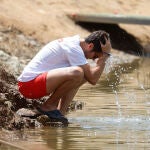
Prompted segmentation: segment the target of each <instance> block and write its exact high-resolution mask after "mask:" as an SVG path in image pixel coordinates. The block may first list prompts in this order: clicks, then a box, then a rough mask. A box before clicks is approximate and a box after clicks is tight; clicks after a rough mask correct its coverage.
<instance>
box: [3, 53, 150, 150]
mask: <svg viewBox="0 0 150 150" xmlns="http://www.w3.org/2000/svg"><path fill="white" fill-rule="evenodd" d="M125 57H128V55H125ZM106 71H107V70H106ZM75 99H76V100H78V101H82V102H83V103H84V107H83V109H82V110H77V111H73V112H72V111H71V112H69V113H68V115H67V117H68V119H69V122H70V124H69V126H68V127H48V126H47V127H42V128H41V127H39V128H38V127H36V128H33V129H31V128H30V129H25V130H21V131H7V130H2V131H1V134H0V139H2V140H4V141H7V142H10V143H11V144H14V145H15V146H19V147H21V148H23V149H27V150H50V149H54V150H55V149H63V150H65V149H74V150H78V149H79V150H85V149H86V150H88V149H89V150H93V149H94V150H96V149H97V150H99V149H102V150H105V149H111V150H113V149H114V150H123V149H126V150H127V149H128V150H135V149H136V150H138V149H146V150H147V149H150V126H149V124H150V59H149V58H138V59H135V60H133V61H132V62H126V63H123V64H122V65H118V66H116V67H115V69H113V70H112V71H111V72H109V73H107V74H103V75H102V78H101V79H100V81H99V83H98V84H97V85H96V86H91V85H89V84H85V85H84V86H83V87H81V89H80V91H79V92H78V93H77V95H76V97H75ZM19 147H18V149H19ZM0 149H3V150H13V149H14V147H12V146H9V145H7V144H1V145H0ZM16 149H17V148H16Z"/></svg>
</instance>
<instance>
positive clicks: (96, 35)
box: [85, 30, 109, 52]
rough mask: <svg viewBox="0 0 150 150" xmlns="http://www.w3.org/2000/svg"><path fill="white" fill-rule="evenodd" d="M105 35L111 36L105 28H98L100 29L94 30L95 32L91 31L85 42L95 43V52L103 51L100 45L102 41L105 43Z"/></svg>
mask: <svg viewBox="0 0 150 150" xmlns="http://www.w3.org/2000/svg"><path fill="white" fill-rule="evenodd" d="M105 37H106V38H107V39H108V38H109V34H108V33H107V32H105V31H103V30H98V31H94V32H93V33H91V34H90V35H89V36H88V37H86V38H85V42H86V43H88V44H89V43H93V44H94V48H93V51H95V52H102V48H101V45H100V42H101V43H102V44H105V43H106V41H105Z"/></svg>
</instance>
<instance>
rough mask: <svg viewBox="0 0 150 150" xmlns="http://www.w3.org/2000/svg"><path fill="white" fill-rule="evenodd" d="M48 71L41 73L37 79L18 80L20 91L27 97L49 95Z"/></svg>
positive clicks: (34, 97) (33, 97)
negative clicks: (47, 86) (47, 87)
mask: <svg viewBox="0 0 150 150" xmlns="http://www.w3.org/2000/svg"><path fill="white" fill-rule="evenodd" d="M46 76H47V72H45V73H42V74H40V75H39V76H37V77H36V78H35V79H33V80H31V81H27V82H18V88H19V92H20V93H21V94H22V95H23V96H24V97H26V98H31V99H36V98H41V97H43V96H46V95H47V92H46Z"/></svg>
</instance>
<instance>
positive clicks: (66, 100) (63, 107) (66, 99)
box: [57, 79, 86, 115]
mask: <svg viewBox="0 0 150 150" xmlns="http://www.w3.org/2000/svg"><path fill="white" fill-rule="evenodd" d="M85 82H86V80H85V79H83V81H82V82H81V84H80V86H79V87H78V88H76V89H72V90H70V91H68V92H67V94H66V95H64V96H63V97H62V98H61V99H60V102H59V104H58V107H57V109H59V110H60V111H61V112H62V114H64V115H65V113H66V112H67V109H68V107H69V104H70V103H71V101H72V100H73V98H74V97H75V95H76V93H77V92H78V90H79V88H80V87H81V86H82V85H83V84H84V83H85Z"/></svg>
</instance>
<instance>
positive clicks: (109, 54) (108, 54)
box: [103, 52, 111, 56]
mask: <svg viewBox="0 0 150 150" xmlns="http://www.w3.org/2000/svg"><path fill="white" fill-rule="evenodd" d="M103 53H104V54H106V55H107V56H111V53H107V52H103Z"/></svg>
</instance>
